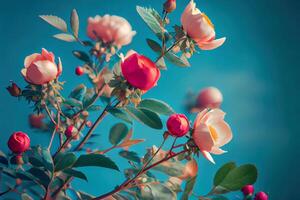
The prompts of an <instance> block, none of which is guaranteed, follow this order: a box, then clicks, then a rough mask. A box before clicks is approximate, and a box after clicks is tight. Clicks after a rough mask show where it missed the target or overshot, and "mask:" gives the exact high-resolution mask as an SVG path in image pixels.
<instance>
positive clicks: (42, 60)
mask: <svg viewBox="0 0 300 200" xmlns="http://www.w3.org/2000/svg"><path fill="white" fill-rule="evenodd" d="M61 72H62V67H61V64H59V65H56V63H55V58H54V54H53V53H52V52H48V51H47V50H46V49H44V48H43V49H42V53H41V54H39V53H34V54H31V55H29V56H27V57H26V58H25V60H24V68H23V69H22V71H21V73H22V75H23V76H24V78H25V80H26V81H27V82H29V83H32V84H35V85H43V84H45V83H49V82H50V81H52V80H54V79H56V78H57V77H58V76H59V75H60V74H61Z"/></svg>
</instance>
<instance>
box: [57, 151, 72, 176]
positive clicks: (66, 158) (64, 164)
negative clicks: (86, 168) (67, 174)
mask: <svg viewBox="0 0 300 200" xmlns="http://www.w3.org/2000/svg"><path fill="white" fill-rule="evenodd" d="M76 160H77V158H76V156H75V154H74V153H66V154H64V155H62V156H60V159H59V160H57V161H56V163H55V171H56V172H57V171H61V170H64V169H67V168H71V167H72V166H73V165H74V163H75V162H76Z"/></svg>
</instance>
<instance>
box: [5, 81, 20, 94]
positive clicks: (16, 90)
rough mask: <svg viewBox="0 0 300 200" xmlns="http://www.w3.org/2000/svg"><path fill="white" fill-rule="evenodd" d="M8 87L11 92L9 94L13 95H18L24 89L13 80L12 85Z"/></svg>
mask: <svg viewBox="0 0 300 200" xmlns="http://www.w3.org/2000/svg"><path fill="white" fill-rule="evenodd" d="M6 89H7V91H8V92H9V94H10V95H11V96H13V97H18V96H20V95H21V94H22V90H21V89H20V88H19V86H18V85H17V84H15V83H14V82H12V83H11V86H8V87H7V88H6Z"/></svg>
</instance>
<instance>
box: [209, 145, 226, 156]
mask: <svg viewBox="0 0 300 200" xmlns="http://www.w3.org/2000/svg"><path fill="white" fill-rule="evenodd" d="M226 152H227V151H224V150H223V149H220V148H219V147H213V148H212V150H211V151H210V153H212V154H217V155H220V154H223V153H226Z"/></svg>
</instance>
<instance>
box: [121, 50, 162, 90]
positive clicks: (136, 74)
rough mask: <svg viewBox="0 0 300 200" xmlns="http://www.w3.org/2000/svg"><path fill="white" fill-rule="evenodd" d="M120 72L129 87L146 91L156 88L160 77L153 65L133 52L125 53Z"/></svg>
mask: <svg viewBox="0 0 300 200" xmlns="http://www.w3.org/2000/svg"><path fill="white" fill-rule="evenodd" d="M121 70H122V74H123V76H124V78H125V79H126V80H127V81H128V83H129V84H130V85H132V86H133V87H136V88H138V89H141V90H146V91H147V90H150V89H151V88H152V87H154V86H156V85H157V81H158V79H159V77H160V71H159V69H158V68H157V67H156V65H155V63H154V62H152V61H151V60H150V59H149V58H147V57H146V56H143V55H140V54H138V53H136V52H134V51H130V52H129V53H127V55H126V57H125V59H124V60H123V62H122V64H121Z"/></svg>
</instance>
